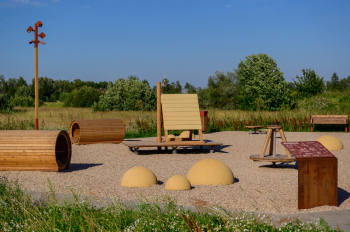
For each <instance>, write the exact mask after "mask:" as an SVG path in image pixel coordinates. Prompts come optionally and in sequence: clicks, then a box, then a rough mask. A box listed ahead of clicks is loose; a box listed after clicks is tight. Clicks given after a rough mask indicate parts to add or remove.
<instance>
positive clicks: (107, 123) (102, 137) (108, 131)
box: [69, 119, 125, 145]
mask: <svg viewBox="0 0 350 232" xmlns="http://www.w3.org/2000/svg"><path fill="white" fill-rule="evenodd" d="M69 136H70V138H71V141H72V143H73V144H77V145H80V144H93V143H121V142H122V141H123V140H124V137H125V125H124V123H123V121H122V120H120V119H93V120H76V121H73V122H72V123H71V125H70V129H69Z"/></svg>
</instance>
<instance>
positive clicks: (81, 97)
mask: <svg viewBox="0 0 350 232" xmlns="http://www.w3.org/2000/svg"><path fill="white" fill-rule="evenodd" d="M100 95H101V92H100V91H99V90H95V89H93V88H91V87H87V86H83V87H81V88H80V89H75V90H73V91H72V92H70V93H69V94H68V95H67V97H66V98H65V99H64V104H63V106H65V107H91V106H92V105H93V104H94V102H96V101H98V100H99V97H100Z"/></svg>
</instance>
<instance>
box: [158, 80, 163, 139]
mask: <svg viewBox="0 0 350 232" xmlns="http://www.w3.org/2000/svg"><path fill="white" fill-rule="evenodd" d="M161 94H162V85H161V83H160V82H157V142H158V143H161V142H162V103H161V101H160V98H161Z"/></svg>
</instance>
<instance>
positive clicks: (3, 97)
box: [0, 93, 13, 112]
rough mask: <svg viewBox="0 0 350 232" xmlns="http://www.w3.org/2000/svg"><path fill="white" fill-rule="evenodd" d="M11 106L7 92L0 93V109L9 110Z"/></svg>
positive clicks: (2, 110)
mask: <svg viewBox="0 0 350 232" xmlns="http://www.w3.org/2000/svg"><path fill="white" fill-rule="evenodd" d="M12 108H13V106H12V105H11V102H10V98H9V96H7V94H4V93H0V111H1V112H6V111H11V110H12Z"/></svg>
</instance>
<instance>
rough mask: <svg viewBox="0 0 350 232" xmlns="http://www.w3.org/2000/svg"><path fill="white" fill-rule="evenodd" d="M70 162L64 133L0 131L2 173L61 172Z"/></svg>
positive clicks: (66, 138) (68, 140) (68, 145)
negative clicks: (13, 171) (14, 171)
mask: <svg viewBox="0 0 350 232" xmlns="http://www.w3.org/2000/svg"><path fill="white" fill-rule="evenodd" d="M57 160H58V161H59V162H57ZM70 160H71V143H70V139H69V136H68V134H67V132H65V131H59V130H56V131H42V130H37V131H21V130H11V131H0V170H1V171H12V170H18V171H23V170H25V171H59V170H63V169H65V168H67V167H69V164H70Z"/></svg>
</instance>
